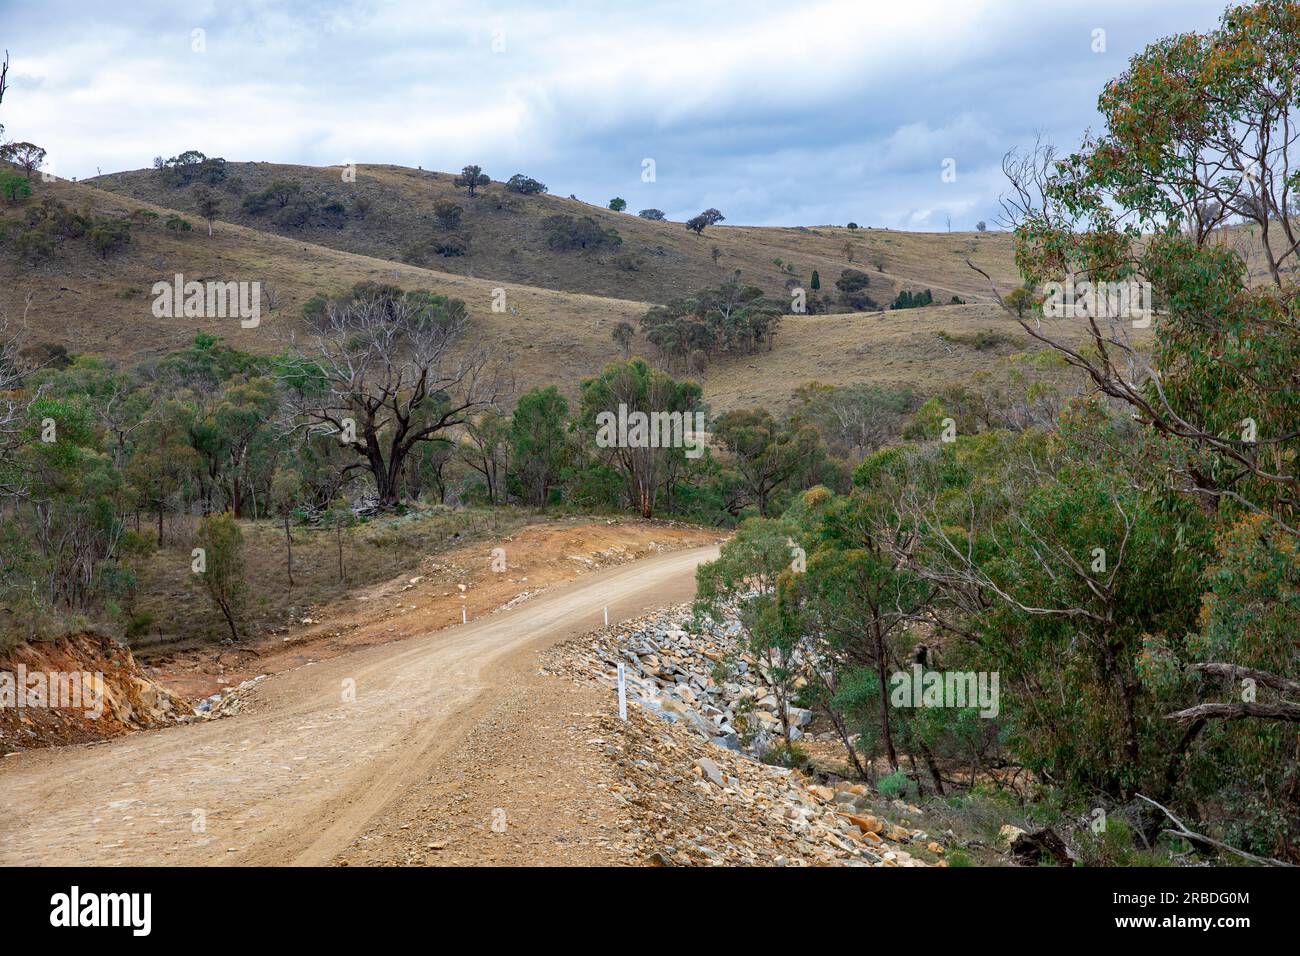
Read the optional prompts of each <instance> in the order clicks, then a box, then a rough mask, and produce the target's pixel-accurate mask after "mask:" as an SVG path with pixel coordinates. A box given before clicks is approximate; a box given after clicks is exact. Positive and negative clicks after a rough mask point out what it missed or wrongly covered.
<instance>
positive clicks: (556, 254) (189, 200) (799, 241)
mask: <svg viewBox="0 0 1300 956" xmlns="http://www.w3.org/2000/svg"><path fill="white" fill-rule="evenodd" d="M343 174H344V169H343V168H342V167H324V168H322V167H312V166H289V165H281V164H275V163H228V164H227V165H226V178H225V179H224V180H222V181H221V182H220V183H217V184H215V185H214V186H213V187H212V191H213V192H214V193H216V194H217V195H218V197H219V198H220V199H221V203H222V213H221V214H220V218H221V219H223V220H226V221H230V222H234V223H237V224H239V225H244V226H249V227H252V228H256V229H259V230H264V231H269V232H275V233H277V234H280V235H285V236H290V237H292V238H296V239H302V240H305V241H308V242H313V243H317V244H320V245H324V246H328V247H330V248H332V249H339V250H342V251H344V252H352V253H358V254H361V255H365V256H371V257H374V258H379V259H391V260H396V261H403V260H404V259H411V260H412V261H418V263H419V264H424V265H428V266H430V267H431V268H434V269H437V270H438V271H441V272H446V273H449V274H454V275H461V276H482V277H491V278H493V279H496V280H498V282H508V283H515V284H521V285H527V286H535V287H538V288H544V289H554V290H557V291H563V292H581V293H586V294H589V295H598V296H603V297H614V298H619V299H631V300H634V301H640V302H667V301H669V300H671V299H673V298H677V297H680V296H684V295H688V294H690V293H692V292H695V291H696V290H698V289H702V288H706V287H708V286H713V285H717V284H718V283H719V282H721V281H723V280H724V279H726V278H728V277H730V276H732V275H733V274H734V273H735V271H736V270H737V269H738V270H740V273H741V276H742V278H743V280H744V281H745V282H747V283H750V284H753V285H757V286H759V287H760V288H762V289H763V290H764V291H765V292H767V293H769V294H772V295H782V296H784V295H786V288H787V283H789V282H790V281H791V280H794V281H796V282H798V283H801V284H804V285H805V286H806V285H807V283H808V282H809V281H810V279H811V276H812V272H813V270H817V271H818V272H819V274H820V276H821V279H822V282H823V284H824V285H825V287H827V288H832V287H833V283H834V280H835V279H836V278H837V277H838V276H839V274H840V272H841V271H842V270H844V269H846V268H859V269H864V270H868V271H870V272H871V274H872V277H873V279H872V286H871V296H872V298H873V299H875V301H877V302H879V303H882V304H887V303H888V302H889V301H890V300H892V299H893V298H894V296H895V295H897V293H898V292H899V291H900V290H901V289H911V290H918V291H919V290H920V289H924V288H932V289H933V290H934V294H935V295H936V297H939V296H942V301H945V302H946V301H948V299H949V298H951V296H952V295H954V294H955V295H960V296H961V297H962V298H964V299H968V300H971V299H974V300H979V299H987V298H988V290H987V287H986V286H985V285H983V280H980V279H979V277H978V276H977V275H975V274H974V273H972V272H971V271H970V270H969V269H968V268H967V267H966V266H965V264H964V261H963V260H964V257H965V256H967V255H973V256H974V257H975V260H976V261H977V262H979V263H980V264H981V265H982V266H983V267H984V268H986V269H988V270H990V271H991V272H992V274H994V275H995V276H997V277H998V278H999V279H1001V280H1005V281H1006V282H1007V283H1014V282H1015V275H1014V270H1013V266H1012V259H1011V238H1010V236H1009V235H1008V234H1005V233H983V234H981V233H945V234H925V233H894V232H889V231H885V230H875V229H854V230H850V229H847V228H841V227H833V226H818V227H815V228H809V227H795V228H767V227H744V226H742V227H734V226H728V225H725V224H724V225H717V226H711V227H709V228H708V229H706V230H705V232H704V233H703V235H696V234H694V233H692V232H691V231H689V230H688V229H686V228H685V226H684V225H683V224H682V223H680V222H671V221H652V220H648V219H642V218H641V217H640V216H638V215H635V214H634V213H631V212H627V213H617V212H613V211H611V210H609V209H606V208H604V207H602V206H594V205H591V204H589V203H585V202H582V201H580V200H577V199H564V198H561V197H559V196H551V195H548V194H545V193H539V194H531V195H525V194H520V193H515V192H509V191H507V189H506V187H505V184H504V183H501V182H492V183H490V184H489V185H486V186H482V187H479V190H478V195H476V196H475V197H474V198H472V199H471V198H469V197H468V196H467V195H466V191H465V190H464V189H459V188H457V187H456V186H455V185H454V183H453V180H454V178H455V176H454V174H451V173H440V172H432V171H428V170H416V169H408V168H405V167H400V166H358V167H356V173H355V182H344V181H343ZM88 182H89V183H90V184H92V185H94V186H96V187H97V188H101V189H105V190H109V191H112V192H117V193H120V194H121V195H124V196H130V197H132V198H134V199H140V200H144V201H146V202H149V203H153V204H154V205H157V206H161V207H165V208H169V209H178V210H181V211H183V212H185V213H187V214H195V215H197V213H196V209H195V191H196V190H197V189H199V188H200V187H199V185H198V184H196V183H194V182H191V183H189V184H186V185H179V186H178V185H172V184H171V180H170V179H169V178H168V177H167V176H165V175H164V173H162V172H160V171H159V170H154V169H140V170H133V171H130V172H121V173H114V174H111V175H106V176H100V177H97V178H95V179H92V180H89V181H88ZM277 182H279V183H290V184H295V183H296V184H298V186H299V187H300V192H299V193H297V194H296V195H295V198H291V199H290V200H289V202H288V204H287V206H286V207H279V200H278V199H276V200H275V201H274V202H272V203H271V204H270V206H269V208H267V209H266V210H264V211H262V212H261V213H258V214H253V213H250V212H248V211H246V210H245V209H244V208H243V203H244V201H245V200H246V199H247V198H248V197H249V196H256V195H258V194H261V193H264V192H265V191H266V190H267V189H269V188H270V187H271V186H272V185H273V184H275V183H277ZM300 201H301V202H302V203H303V205H304V206H305V207H307V208H310V209H313V210H316V213H315V214H313V215H305V209H303V210H297V211H296V212H295V210H296V207H297V205H298V203H299V202H300ZM439 202H442V203H450V204H453V205H458V206H460V207H461V209H462V210H463V212H462V213H461V215H460V224H459V225H458V226H456V227H453V228H448V227H447V226H446V225H442V224H440V223H439V221H438V218H437V215H436V211H435V205H436V204H437V203H439ZM331 204H337V208H336V209H335V211H334V212H333V213H332V214H331V213H325V212H321V210H324V209H325V208H326V207H328V206H330V205H331ZM338 208H341V210H342V212H341V213H339V212H338ZM286 209H288V210H289V212H288V213H287V214H286V212H285V210H286ZM723 212H724V213H725V212H726V210H723ZM556 216H570V217H573V218H574V219H578V220H581V219H582V218H584V217H590V218H591V219H592V220H593V221H594V222H595V223H596V224H597V226H599V227H600V228H601V229H605V230H608V229H613V230H616V231H617V233H618V237H619V239H620V240H621V241H620V242H619V243H617V244H616V245H610V246H604V247H601V248H597V249H595V250H592V251H584V250H559V249H557V248H555V247H554V246H553V245H552V244H551V243H550V240H549V237H550V228H549V226H548V222H547V221H548V219H550V218H551V217H556ZM456 241H459V242H460V243H462V244H463V247H464V248H463V254H457V255H447V256H442V255H439V254H438V253H437V252H435V251H432V250H430V249H427V248H426V249H420V253H421V254H420V255H418V256H416V255H413V254H412V251H413V250H415V249H419V247H420V246H421V244H427V243H431V242H432V243H434V244H439V243H444V242H446V243H448V249H449V251H450V250H455V249H458V248H459V247H458V246H456V244H455V242H456ZM846 243H847V244H848V248H847V249H846V247H845V244H846ZM715 247H716V248H717V249H718V250H719V256H718V258H717V260H716V261H715V260H714V258H713V250H714V248H715Z"/></svg>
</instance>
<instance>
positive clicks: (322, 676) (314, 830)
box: [0, 547, 717, 866]
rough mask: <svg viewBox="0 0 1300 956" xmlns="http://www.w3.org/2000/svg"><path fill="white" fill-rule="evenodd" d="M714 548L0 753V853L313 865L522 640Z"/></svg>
mask: <svg viewBox="0 0 1300 956" xmlns="http://www.w3.org/2000/svg"><path fill="white" fill-rule="evenodd" d="M716 556H717V548H716V547H707V548H696V549H691V550H687V551H677V552H672V553H668V554H664V555H658V556H655V557H651V558H644V559H641V560H639V561H635V562H632V563H630V564H625V565H622V566H619V567H616V568H611V569H608V570H604V571H598V572H594V573H592V574H590V575H587V576H584V577H582V578H580V579H579V580H577V581H574V582H571V583H569V584H566V585H562V586H559V587H556V588H554V589H552V590H549V591H546V592H544V593H542V594H540V595H537V596H536V597H533V598H531V599H529V600H527V601H525V602H524V603H522V604H520V605H518V606H516V607H514V608H511V609H510V610H508V611H502V612H499V613H496V614H492V615H489V616H487V617H484V618H482V619H480V620H477V621H471V622H470V623H468V624H466V625H461V626H458V627H452V628H447V629H444V630H440V631H436V632H432V633H428V634H423V635H421V636H418V637H414V638H408V639H406V640H402V641H398V642H394V643H391V644H386V645H382V646H376V647H368V648H365V649H362V650H358V651H355V652H352V653H348V654H345V655H343V656H341V657H336V658H332V659H330V660H326V661H321V662H318V663H312V664H308V665H305V666H302V667H298V668H296V669H294V670H291V671H287V672H285V673H281V674H277V675H275V676H272V677H270V678H268V679H266V680H265V681H263V682H262V683H260V684H259V685H258V686H257V687H256V688H255V689H254V691H253V696H252V697H251V698H250V703H249V704H248V705H246V707H245V710H244V713H242V714H240V715H238V716H235V717H229V718H223V719H220V720H214V721H211V722H203V723H196V724H184V725H178V726H174V727H168V728H165V729H161V730H154V731H145V732H140V733H134V734H130V735H127V736H124V737H119V738H116V739H114V740H111V741H108V742H106V743H99V744H91V745H84V746H74V747H62V748H54V749H49V750H40V751H30V752H26V753H22V754H19V755H16V756H13V757H9V758H6V759H4V760H3V761H0V865H29V866H30V865H83V866H84V865H90V866H96V865H102V866H122V865H127V866H129V865H142V864H178V865H214V864H215V865H232V864H234V865H237V864H245V865H249V864H261V865H294V864H296V865H320V864H325V863H329V862H330V861H331V860H333V859H334V858H335V857H336V855H337V854H338V853H339V852H340V851H342V850H343V849H344V848H345V847H347V846H349V845H350V844H351V843H352V842H353V841H354V840H356V839H357V837H358V834H360V833H362V832H363V831H364V830H365V829H366V827H367V825H368V824H369V823H370V822H371V821H372V820H375V819H376V818H377V817H378V816H380V815H381V814H382V813H383V811H384V810H385V808H386V807H389V806H390V805H391V804H394V803H395V802H396V801H399V800H401V799H402V798H403V796H406V795H409V794H410V793H411V792H412V791H413V788H416V787H418V786H420V785H421V784H422V782H425V781H429V780H431V779H433V780H436V779H437V778H438V775H439V769H440V762H441V761H444V760H446V759H447V757H448V755H449V754H450V753H451V752H452V751H453V750H454V749H455V748H456V747H457V746H458V745H461V744H462V743H463V742H464V740H465V738H466V736H467V735H468V734H470V733H471V732H473V729H474V727H475V726H476V724H477V723H478V722H479V721H480V720H481V719H482V717H483V715H484V714H487V713H488V712H490V711H491V710H492V708H493V707H494V705H495V704H496V703H497V702H498V700H499V698H501V697H502V696H504V695H506V694H508V693H510V692H511V690H512V689H516V690H517V688H518V686H519V681H520V680H521V679H524V678H525V677H526V676H527V675H536V672H537V654H538V652H540V651H541V650H543V649H544V648H546V647H548V646H550V645H552V644H554V643H556V642H559V641H562V640H564V639H566V638H569V637H571V636H575V635H578V634H582V633H585V632H587V631H590V630H592V629H593V628H596V627H599V626H600V624H601V609H602V608H604V607H608V608H609V613H610V620H611V622H614V621H617V620H623V619H626V618H629V617H634V616H636V615H638V614H641V613H644V612H645V611H646V610H649V609H653V608H656V607H660V606H664V605H668V604H673V603H680V602H682V601H686V600H689V599H690V598H691V597H692V596H693V594H694V590H695V579H694V572H695V567H696V565H697V564H699V563H700V562H702V561H708V560H712V559H713V558H715V557H716ZM548 679H549V680H554V679H553V678H548ZM556 683H558V681H556ZM526 716H527V715H526V712H525V713H524V714H523V715H522V718H523V719H526ZM540 799H544V796H543V797H541V798H540Z"/></svg>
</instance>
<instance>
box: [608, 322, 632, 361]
mask: <svg viewBox="0 0 1300 956" xmlns="http://www.w3.org/2000/svg"><path fill="white" fill-rule="evenodd" d="M610 337H611V338H612V339H613V340H614V341H615V342H616V343H617V344H618V347H619V348H621V349H622V350H623V358H624V359H627V358H631V356H632V343H633V342H634V341H635V340H636V329H634V328H633V327H632V324H631V323H630V322H620V323H618V325H616V326H614V331H613V332H611V333H610Z"/></svg>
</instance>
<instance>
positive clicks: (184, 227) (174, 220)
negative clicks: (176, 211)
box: [167, 216, 194, 232]
mask: <svg viewBox="0 0 1300 956" xmlns="http://www.w3.org/2000/svg"><path fill="white" fill-rule="evenodd" d="M167 228H168V229H170V230H171V231H172V232H189V231H190V230H191V229H193V228H194V227H193V226H192V225H190V221H189V220H188V219H182V218H181V217H180V216H169V217H167Z"/></svg>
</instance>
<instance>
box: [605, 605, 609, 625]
mask: <svg viewBox="0 0 1300 956" xmlns="http://www.w3.org/2000/svg"><path fill="white" fill-rule="evenodd" d="M605 626H606V627H609V608H605Z"/></svg>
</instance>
